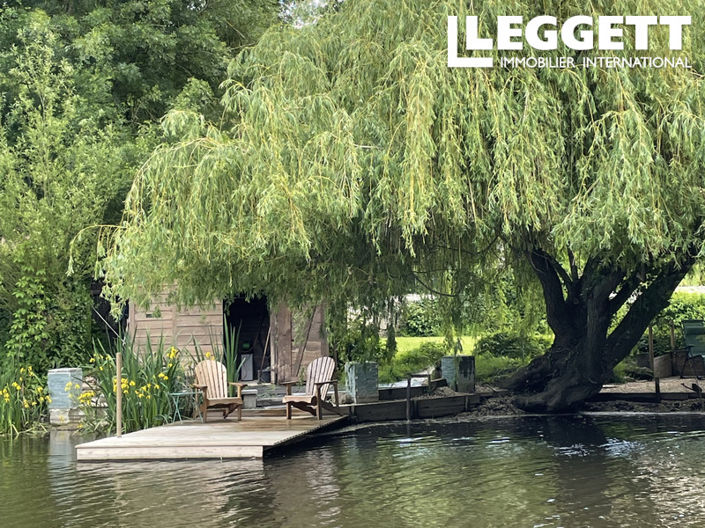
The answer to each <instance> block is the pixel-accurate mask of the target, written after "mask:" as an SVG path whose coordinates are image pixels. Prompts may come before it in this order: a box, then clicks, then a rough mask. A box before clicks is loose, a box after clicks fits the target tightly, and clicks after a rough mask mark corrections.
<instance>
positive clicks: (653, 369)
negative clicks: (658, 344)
mask: <svg viewBox="0 0 705 528" xmlns="http://www.w3.org/2000/svg"><path fill="white" fill-rule="evenodd" d="M649 361H650V362H651V372H653V373H654V392H655V393H656V397H657V398H659V397H660V395H661V384H660V383H659V379H658V376H656V360H655V358H654V327H653V326H651V325H649Z"/></svg>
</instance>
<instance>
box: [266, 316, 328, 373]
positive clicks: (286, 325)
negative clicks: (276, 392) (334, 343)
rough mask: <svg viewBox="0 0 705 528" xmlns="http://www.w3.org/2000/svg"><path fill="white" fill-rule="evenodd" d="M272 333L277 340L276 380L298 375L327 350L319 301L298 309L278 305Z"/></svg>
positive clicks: (275, 354)
mask: <svg viewBox="0 0 705 528" xmlns="http://www.w3.org/2000/svg"><path fill="white" fill-rule="evenodd" d="M272 335H273V336H275V342H276V343H277V348H276V349H275V350H273V351H272V352H273V355H272V357H273V365H274V368H273V371H274V373H275V375H276V376H275V377H276V382H277V383H284V382H287V381H296V380H297V379H301V378H302V376H303V374H304V373H305V371H306V367H307V366H308V364H309V363H310V362H311V361H313V360H314V359H316V358H318V357H321V356H327V355H328V352H329V349H328V339H327V337H326V332H325V311H324V309H323V307H322V306H321V305H319V306H316V307H315V309H313V310H310V309H309V310H301V311H299V312H292V311H291V310H289V308H287V307H286V306H280V307H279V308H278V309H277V311H276V313H275V317H274V318H273V321H272Z"/></svg>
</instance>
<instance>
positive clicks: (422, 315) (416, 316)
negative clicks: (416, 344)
mask: <svg viewBox="0 0 705 528" xmlns="http://www.w3.org/2000/svg"><path fill="white" fill-rule="evenodd" d="M440 313H441V312H440V310H439V306H438V301H437V300H436V299H432V298H424V299H421V300H420V301H416V302H408V303H406V304H405V305H404V308H403V309H402V313H401V319H400V330H399V335H403V336H414V337H429V336H437V335H440V333H441V326H442V323H443V320H442V317H441V315H440Z"/></svg>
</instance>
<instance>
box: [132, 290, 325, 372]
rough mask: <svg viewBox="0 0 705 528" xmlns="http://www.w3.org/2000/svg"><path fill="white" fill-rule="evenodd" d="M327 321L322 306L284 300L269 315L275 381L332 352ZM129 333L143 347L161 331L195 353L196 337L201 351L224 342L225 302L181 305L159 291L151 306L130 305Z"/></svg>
mask: <svg viewBox="0 0 705 528" xmlns="http://www.w3.org/2000/svg"><path fill="white" fill-rule="evenodd" d="M324 323H325V312H324V309H323V308H322V307H321V306H317V307H316V308H315V309H314V310H310V309H309V310H302V311H299V312H295V313H292V312H291V310H289V308H288V307H286V306H285V305H281V306H279V307H278V308H277V309H276V310H275V311H274V312H273V313H272V314H270V326H271V336H270V354H271V365H272V374H273V376H272V381H273V382H275V383H284V382H286V381H295V380H297V379H299V378H300V377H301V375H302V373H304V372H305V371H306V367H307V366H308V364H309V363H310V362H311V361H313V360H314V359H316V358H318V357H321V356H327V355H328V352H329V349H328V340H327V338H326V334H325V325H324ZM128 332H129V333H130V334H131V335H132V334H133V333H134V335H135V342H136V344H137V345H138V346H140V347H142V346H144V345H145V344H146V343H147V340H148V337H147V336H148V335H149V340H150V341H151V343H152V346H157V345H158V344H159V340H160V338H161V337H162V336H163V338H164V343H165V345H166V346H167V347H168V346H171V345H172V344H173V345H175V346H177V347H178V348H180V349H181V350H188V352H189V353H191V354H193V353H194V346H193V341H194V339H195V341H196V342H197V343H198V344H199V346H200V347H201V349H202V350H204V351H205V350H212V349H213V348H215V347H222V344H223V304H222V303H220V302H218V303H213V304H211V305H202V306H199V307H194V308H189V309H182V310H178V309H177V308H176V306H174V305H173V304H169V303H168V302H167V300H166V293H165V294H162V295H158V296H156V297H155V298H154V301H153V302H152V304H151V306H150V309H149V310H144V309H143V308H140V307H137V306H134V305H133V304H130V313H129V316H128ZM304 345H305V349H304Z"/></svg>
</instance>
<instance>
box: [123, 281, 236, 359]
mask: <svg viewBox="0 0 705 528" xmlns="http://www.w3.org/2000/svg"><path fill="white" fill-rule="evenodd" d="M127 331H128V332H129V334H130V335H132V334H133V333H134V336H135V343H136V344H137V345H138V346H139V347H143V346H144V345H145V344H146V343H147V341H148V340H149V341H151V343H152V346H153V347H155V346H158V344H159V340H160V339H161V338H162V337H163V339H164V344H165V346H167V347H169V346H172V345H174V346H176V347H178V348H179V349H181V350H188V352H189V353H190V354H193V353H194V352H195V347H194V341H195V342H196V343H198V346H199V347H201V349H202V350H204V351H206V350H213V348H214V347H222V345H223V304H222V303H213V304H210V305H201V306H196V307H192V308H188V309H186V308H183V309H181V310H178V309H177V308H176V306H174V305H173V304H169V303H168V302H167V300H166V293H164V294H160V295H157V296H155V298H154V299H153V302H152V304H151V306H150V309H149V310H145V309H144V308H141V307H138V306H135V305H133V304H130V313H129V316H128V323H127ZM148 336H149V337H148Z"/></svg>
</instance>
